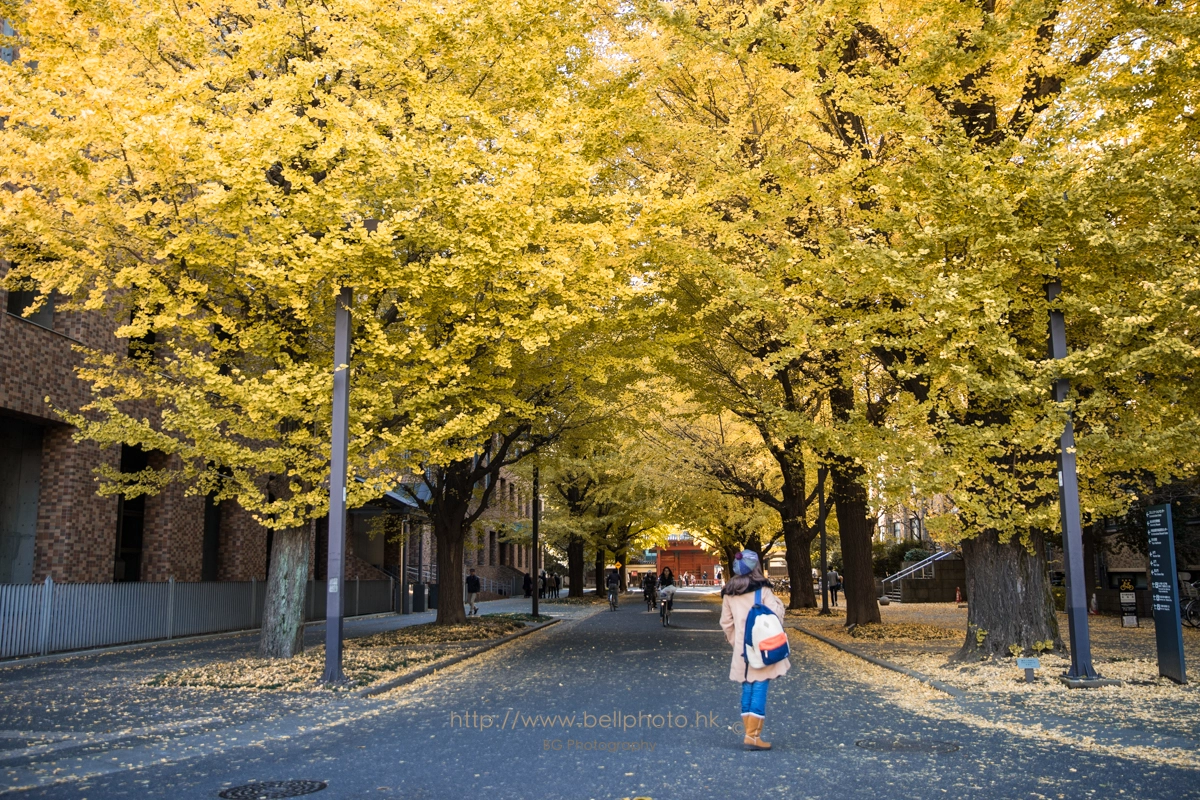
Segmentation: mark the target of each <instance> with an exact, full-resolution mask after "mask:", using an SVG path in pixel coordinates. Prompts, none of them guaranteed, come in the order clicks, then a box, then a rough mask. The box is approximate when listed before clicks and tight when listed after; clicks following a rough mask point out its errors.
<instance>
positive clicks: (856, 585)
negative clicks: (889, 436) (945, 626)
mask: <svg viewBox="0 0 1200 800" xmlns="http://www.w3.org/2000/svg"><path fill="white" fill-rule="evenodd" d="M830 473H831V476H832V478H833V502H834V506H835V508H836V510H837V520H838V533H839V537H840V539H841V543H842V584H843V591H844V593H845V606H846V625H847V626H850V625H865V624H867V623H871V622H879V621H880V617H879V599H878V598H877V597H875V571H874V569H873V568H872V564H871V537H872V535H873V534H874V532H875V521H874V520H873V519H872V518H871V516H870V507H869V506H868V504H867V490H866V489H865V488H864V487H863V485H862V483H861V482H860V481H859V480H858V478H859V477H860V476H861V474H862V470H861V468H859V467H856V466H854V465H853V464H850V463H847V462H845V461H844V460H839V461H838V462H837V463H835V465H834V466H833V467H832V468H831V470H830Z"/></svg>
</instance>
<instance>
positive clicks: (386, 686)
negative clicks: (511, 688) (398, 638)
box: [347, 619, 561, 697]
mask: <svg viewBox="0 0 1200 800" xmlns="http://www.w3.org/2000/svg"><path fill="white" fill-rule="evenodd" d="M559 622H561V620H558V619H552V620H550V621H549V622H543V623H542V624H541V625H537V626H534V627H532V628H526V629H525V630H523V631H517V632H516V633H510V634H508V635H507V636H502V637H500V638H499V639H497V640H496V641H494V642H488V643H487V644H485V645H483V646H481V647H477V648H475V649H474V650H468V651H467V652H465V653H459V654H458V655H456V656H453V657H451V658H448V659H446V660H445V661H438V662H436V663H434V664H430V665H429V666H427V667H421V668H420V669H419V670H417V671H416V672H410V673H408V674H406V675H401V676H400V677H398V678H392V679H391V680H387V681H384V682H383V683H376V684H372V685H371V686H366V687H364V688H362V689H357V690H355V691H353V692H348V693H347V694H348V695H349V696H350V697H371V696H372V695H377V694H382V693H384V692H390V691H391V690H392V689H396V688H398V687H400V686H404V685H405V684H408V683H412V682H413V681H416V680H418V679H420V678H424V677H425V676H426V675H430V674H432V673H434V672H437V671H438V670H439V669H445V668H446V667H450V666H453V665H455V664H457V663H458V662H460V661H466V660H467V659H468V658H474V657H475V656H477V655H479V654H480V653H486V652H487V651H488V650H492V649H494V648H497V647H499V646H500V645H502V644H508V643H509V642H511V641H512V640H513V639H519V638H521V637H522V636H528V635H529V634H531V633H534V632H536V631H540V630H543V629H545V628H549V627H550V626H551V625H555V624H557V623H559Z"/></svg>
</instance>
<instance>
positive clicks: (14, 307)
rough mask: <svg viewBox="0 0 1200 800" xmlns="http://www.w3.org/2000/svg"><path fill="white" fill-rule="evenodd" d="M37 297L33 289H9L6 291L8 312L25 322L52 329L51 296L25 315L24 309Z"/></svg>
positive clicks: (52, 302)
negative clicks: (32, 311)
mask: <svg viewBox="0 0 1200 800" xmlns="http://www.w3.org/2000/svg"><path fill="white" fill-rule="evenodd" d="M37 299H38V293H37V292H34V291H10V292H9V293H8V309H7V310H8V313H9V314H12V315H13V316H15V317H20V318H21V319H23V320H26V321H27V322H32V323H33V324H34V325H40V326H42V327H43V328H49V329H50V330H54V298H53V297H47V298H46V299H45V301H44V302H43V303H42V307H41V308H39V309H38V310H37V311H35V312H34V313H32V314H30V315H29V316H25V309H27V308H29V307H30V306H31V305H33V304H34V303H35V302H36V301H37Z"/></svg>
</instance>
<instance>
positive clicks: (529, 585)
mask: <svg viewBox="0 0 1200 800" xmlns="http://www.w3.org/2000/svg"><path fill="white" fill-rule="evenodd" d="M525 596H526V597H533V578H531V577H530V576H529V573H528V572H526V573H525Z"/></svg>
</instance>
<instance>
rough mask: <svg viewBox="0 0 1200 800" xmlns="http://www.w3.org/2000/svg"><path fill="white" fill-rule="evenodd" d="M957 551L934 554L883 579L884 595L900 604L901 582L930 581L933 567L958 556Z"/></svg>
mask: <svg viewBox="0 0 1200 800" xmlns="http://www.w3.org/2000/svg"><path fill="white" fill-rule="evenodd" d="M957 555H958V553H957V551H955V550H943V551H941V552H940V553H934V554H933V555H931V556H929V557H928V558H926V559H924V560H922V561H918V562H917V563H916V564H912V565H910V566H907V567H905V568H904V569H902V570H900V571H899V572H897V573H896V574H895V575H889V576H887V577H886V578H884V579H883V594H884V596H885V597H887V598H888V599H889V600H891V601H892V602H893V603H899V602H901V600H902V597H903V595H902V594H901V592H900V581H901V580H903V579H904V578H915V579H917V580H922V579H924V580H928V579H930V578H932V577H933V565H934V564H936V563H937V562H938V561H942V560H944V559H947V558H952V557H954V556H957Z"/></svg>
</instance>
